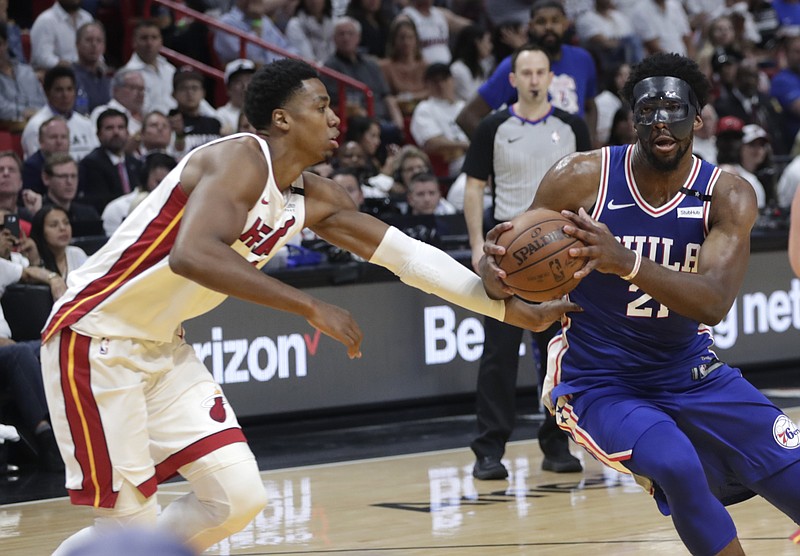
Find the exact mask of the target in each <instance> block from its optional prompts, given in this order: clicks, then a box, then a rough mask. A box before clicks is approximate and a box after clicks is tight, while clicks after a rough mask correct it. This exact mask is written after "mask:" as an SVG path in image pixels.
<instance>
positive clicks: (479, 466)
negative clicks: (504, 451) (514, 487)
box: [472, 456, 508, 481]
mask: <svg viewBox="0 0 800 556" xmlns="http://www.w3.org/2000/svg"><path fill="white" fill-rule="evenodd" d="M472 476H473V477H475V478H476V479H480V480H482V481H491V480H499V479H505V478H506V477H508V471H507V470H506V468H505V466H504V465H503V464H502V463H500V458H498V457H494V456H486V457H482V458H478V460H477V461H476V462H475V467H473V468H472Z"/></svg>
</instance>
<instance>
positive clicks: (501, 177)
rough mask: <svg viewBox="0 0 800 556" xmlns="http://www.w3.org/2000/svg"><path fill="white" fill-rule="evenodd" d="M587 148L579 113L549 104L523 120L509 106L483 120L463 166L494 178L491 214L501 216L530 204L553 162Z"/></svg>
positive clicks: (473, 173) (586, 131) (485, 177)
mask: <svg viewBox="0 0 800 556" xmlns="http://www.w3.org/2000/svg"><path fill="white" fill-rule="evenodd" d="M590 148H591V142H590V139H589V128H588V127H587V126H586V123H585V122H584V121H583V119H582V118H580V117H579V116H576V115H574V114H569V113H568V112H565V111H563V110H561V109H559V108H555V107H553V108H551V109H550V112H548V113H547V114H546V115H545V116H544V117H542V118H540V119H538V120H527V119H525V118H522V117H520V116H518V115H517V114H515V113H514V109H513V107H510V106H509V107H508V108H506V109H504V110H499V111H497V112H494V113H492V114H490V115H489V116H486V117H485V118H484V119H483V120H481V123H480V125H479V126H478V129H477V130H476V132H475V136H474V137H473V138H472V142H471V143H470V146H469V150H468V151H467V155H466V159H465V160H464V167H463V171H464V172H465V173H466V174H467V176H470V177H473V178H476V179H479V180H482V181H488V179H489V177H490V176H491V177H492V178H493V180H492V181H493V184H494V186H493V189H492V197H493V199H494V218H495V220H497V221H505V220H510V219H512V218H513V217H515V216H517V215H518V214H520V213H522V212H524V211H525V210H526V209H527V208H528V207H529V206H530V205H531V202H532V201H533V197H534V195H535V194H536V190H537V189H538V188H539V183H540V182H541V181H542V178H543V177H544V175H545V173H546V172H547V171H548V170H549V169H550V167H551V166H552V165H553V164H555V163H556V162H557V161H558V160H560V159H561V158H563V157H564V156H566V155H568V154H571V153H574V152H576V151H587V150H589V149H590Z"/></svg>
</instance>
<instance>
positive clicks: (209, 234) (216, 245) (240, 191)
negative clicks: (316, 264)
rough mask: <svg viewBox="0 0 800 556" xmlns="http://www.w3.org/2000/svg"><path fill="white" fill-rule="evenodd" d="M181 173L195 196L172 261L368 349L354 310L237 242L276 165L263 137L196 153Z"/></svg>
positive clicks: (200, 278) (351, 350)
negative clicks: (256, 262) (251, 258)
mask: <svg viewBox="0 0 800 556" xmlns="http://www.w3.org/2000/svg"><path fill="white" fill-rule="evenodd" d="M191 156H192V159H191V160H190V161H189V163H188V164H187V166H186V168H184V170H183V172H182V174H181V187H183V188H184V190H185V191H186V193H187V194H188V195H189V200H188V202H187V203H186V208H185V213H184V216H183V219H182V220H181V227H180V231H179V232H178V236H177V238H176V240H175V245H174V246H173V248H172V251H171V253H170V257H169V264H170V268H171V269H172V271H173V272H175V273H176V274H179V275H181V276H184V277H186V278H188V279H190V280H192V281H194V282H197V283H199V284H201V285H203V286H205V287H207V288H209V289H211V290H214V291H218V292H221V293H223V294H226V295H232V296H234V297H238V298H240V299H243V300H245V301H251V302H253V303H258V304H260V305H264V306H267V307H272V308H275V309H279V310H282V311H287V312H290V313H294V314H297V315H300V316H302V317H304V318H305V319H306V320H307V321H308V322H309V323H310V324H311V325H312V326H314V327H315V328H317V329H319V330H320V331H321V332H322V333H324V334H326V335H328V336H330V337H332V338H334V339H335V340H337V341H339V342H341V343H342V344H344V345H345V347H346V348H347V352H348V355H349V356H350V357H351V358H352V357H358V356H360V350H361V340H362V338H363V334H362V332H361V330H360V328H359V326H358V324H357V323H356V322H355V320H354V319H353V317H352V316H351V315H350V313H349V312H348V311H346V310H344V309H341V308H339V307H336V306H334V305H330V304H328V303H325V302H323V301H321V300H319V299H317V298H315V297H313V296H311V295H309V294H308V293H306V292H304V291H302V290H299V289H297V288H294V287H292V286H289V285H288V284H285V283H283V282H281V281H280V280H276V279H275V278H272V277H271V276H268V275H266V274H264V273H263V272H261V270H259V269H257V268H255V267H254V266H253V265H251V264H250V263H249V262H248V261H247V260H246V259H244V258H243V257H242V256H241V255H239V254H238V253H237V252H236V251H234V250H233V249H232V248H231V245H232V244H233V243H234V242H235V241H236V240H237V239H238V237H239V235H240V233H241V231H242V229H243V227H244V224H245V221H246V218H247V213H248V212H249V210H250V208H251V207H252V206H254V205H255V203H257V202H258V201H259V198H260V195H261V192H262V191H263V187H264V184H265V183H266V181H267V176H268V172H269V168H268V167H267V165H266V164H265V159H264V155H263V153H262V151H261V149H260V147H259V146H258V143H257V142H256V141H255V139H248V138H244V139H239V140H234V141H227V142H225V143H221V144H219V145H213V146H210V147H206V148H204V149H203V150H202V151H200V152H197V153H195V154H194V155H191Z"/></svg>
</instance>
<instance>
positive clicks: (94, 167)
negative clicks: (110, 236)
mask: <svg viewBox="0 0 800 556" xmlns="http://www.w3.org/2000/svg"><path fill="white" fill-rule="evenodd" d="M97 138H98V139H99V140H100V146H99V147H97V148H96V149H94V150H93V151H92V152H90V153H89V154H88V155H86V158H84V159H83V160H81V163H80V180H79V183H80V189H79V195H78V197H79V199H80V200H81V202H83V203H87V204H89V205H92V206H93V207H94V208H95V209H96V210H97V212H98V214H101V213H102V212H103V209H104V208H105V206H106V205H107V204H108V203H109V201H111V200H112V199H116V198H117V197H119V196H121V195H124V194H126V193H130V192H131V191H132V190H133V189H134V188H135V187H136V186H137V185H138V179H139V174H140V173H141V168H142V163H141V161H140V160H139V159H137V158H136V157H134V156H132V155H128V154H126V153H125V146H126V145H127V143H128V117H127V116H126V115H125V114H123V113H122V112H120V111H119V110H115V109H113V108H109V109H108V110H105V111H104V112H102V113H101V114H100V115H99V116H98V117H97Z"/></svg>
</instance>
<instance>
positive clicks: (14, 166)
mask: <svg viewBox="0 0 800 556" xmlns="http://www.w3.org/2000/svg"><path fill="white" fill-rule="evenodd" d="M20 192H22V202H23V206H21V207H20V206H19V199H20ZM41 207H42V196H41V195H39V194H38V193H35V192H33V191H30V190H23V189H22V161H21V160H20V159H19V155H18V154H17V153H15V152H14V151H0V210H2V211H4V214H16V215H18V216H19V228H20V232H21V234H22V235H23V236H28V235H30V232H31V218H32V217H33V215H34V214H36V211H37V210H39V209H40V208H41Z"/></svg>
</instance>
